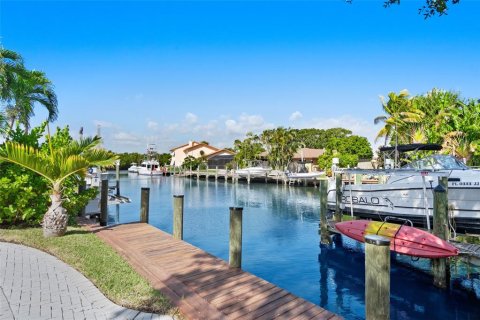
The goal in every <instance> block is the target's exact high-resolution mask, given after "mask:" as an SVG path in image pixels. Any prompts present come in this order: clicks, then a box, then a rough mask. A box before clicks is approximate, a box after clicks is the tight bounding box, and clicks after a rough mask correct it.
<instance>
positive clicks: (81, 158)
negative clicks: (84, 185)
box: [0, 136, 117, 237]
mask: <svg viewBox="0 0 480 320" xmlns="http://www.w3.org/2000/svg"><path fill="white" fill-rule="evenodd" d="M47 139H48V141H49V150H48V151H44V150H41V149H35V148H32V147H29V146H26V145H23V144H19V143H16V142H6V143H5V146H4V147H3V149H0V160H5V161H9V162H11V163H15V164H17V165H20V166H22V167H24V168H26V169H29V170H31V171H33V172H35V173H37V174H39V175H41V176H42V177H44V178H45V179H46V180H47V181H48V182H49V184H50V186H51V190H52V194H51V195H50V198H51V205H50V207H49V208H48V211H47V212H46V213H45V215H44V217H43V221H42V226H43V235H44V236H45V237H56V236H62V235H64V234H65V232H66V230H67V221H68V215H67V212H66V209H65V208H63V206H62V202H63V199H62V183H63V182H64V181H65V179H66V178H68V177H70V176H72V175H76V176H79V177H82V178H83V177H85V174H86V172H87V169H88V167H90V166H109V165H113V163H114V161H115V160H116V159H117V157H116V156H112V155H111V154H110V153H109V152H107V151H105V150H102V149H97V148H95V147H96V146H97V145H98V144H99V143H100V142H101V139H100V138H99V137H93V138H84V139H81V140H79V141H75V140H73V141H71V142H70V143H69V144H68V145H67V146H65V147H59V148H56V149H54V148H53V146H52V144H51V143H50V138H49V136H48V137H47Z"/></svg>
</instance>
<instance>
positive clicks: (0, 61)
mask: <svg viewBox="0 0 480 320" xmlns="http://www.w3.org/2000/svg"><path fill="white" fill-rule="evenodd" d="M24 70H25V67H24V66H23V59H22V56H20V55H19V54H18V53H16V52H14V51H11V50H7V49H3V48H0V99H1V100H2V101H8V100H10V99H11V98H12V92H11V87H12V82H13V81H14V78H15V75H16V74H18V73H21V72H23V71H24Z"/></svg>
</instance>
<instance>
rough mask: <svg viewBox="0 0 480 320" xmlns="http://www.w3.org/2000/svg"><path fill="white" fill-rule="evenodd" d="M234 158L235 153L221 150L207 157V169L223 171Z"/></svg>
mask: <svg viewBox="0 0 480 320" xmlns="http://www.w3.org/2000/svg"><path fill="white" fill-rule="evenodd" d="M234 157H235V152H233V151H230V150H227V149H222V150H218V151H217V152H214V153H212V154H210V155H208V156H207V163H208V167H209V168H218V169H225V168H226V166H227V163H229V162H232V161H233V158H234Z"/></svg>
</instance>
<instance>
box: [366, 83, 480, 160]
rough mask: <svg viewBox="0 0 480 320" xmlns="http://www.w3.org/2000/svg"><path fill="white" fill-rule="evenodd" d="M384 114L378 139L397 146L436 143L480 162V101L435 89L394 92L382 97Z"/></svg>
mask: <svg viewBox="0 0 480 320" xmlns="http://www.w3.org/2000/svg"><path fill="white" fill-rule="evenodd" d="M381 101H382V108H383V111H384V113H385V114H384V115H381V116H378V117H376V118H375V120H374V123H375V124H377V123H383V127H382V128H381V130H380V131H379V132H378V134H377V137H376V139H377V141H378V140H379V139H382V140H383V141H384V144H385V145H386V144H390V145H395V144H396V143H398V144H408V143H436V144H440V145H442V150H441V152H442V153H444V154H451V155H453V156H455V157H457V158H459V159H465V161H466V162H467V164H469V165H479V164H480V149H479V144H480V121H479V120H480V100H477V99H472V98H469V99H465V98H462V97H461V96H460V94H459V93H457V92H453V91H447V90H440V89H432V90H431V91H429V92H427V93H426V94H423V95H415V96H411V95H410V94H409V92H408V91H407V90H402V91H400V92H399V93H395V92H390V93H389V94H388V96H387V98H383V97H382V98H381Z"/></svg>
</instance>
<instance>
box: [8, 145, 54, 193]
mask: <svg viewBox="0 0 480 320" xmlns="http://www.w3.org/2000/svg"><path fill="white" fill-rule="evenodd" d="M0 159H1V160H5V161H8V162H11V163H15V164H18V165H19V166H22V167H24V168H27V169H29V170H32V171H34V172H36V173H38V174H39V175H41V176H43V177H45V178H46V179H47V180H48V181H50V182H51V183H52V184H53V183H54V179H53V177H52V165H51V163H50V162H49V161H48V159H45V157H43V156H42V154H40V153H39V151H38V150H36V149H34V148H32V147H29V146H25V145H23V144H19V143H16V142H7V143H5V146H4V148H3V149H2V150H1V151H0Z"/></svg>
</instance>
